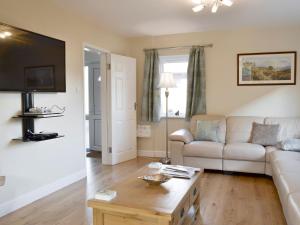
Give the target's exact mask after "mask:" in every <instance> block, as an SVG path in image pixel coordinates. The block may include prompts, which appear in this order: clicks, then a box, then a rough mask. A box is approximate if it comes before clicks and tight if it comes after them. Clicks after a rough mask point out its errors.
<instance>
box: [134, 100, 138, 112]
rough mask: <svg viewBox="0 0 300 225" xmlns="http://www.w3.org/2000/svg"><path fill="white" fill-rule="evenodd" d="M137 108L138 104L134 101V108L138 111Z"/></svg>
mask: <svg viewBox="0 0 300 225" xmlns="http://www.w3.org/2000/svg"><path fill="white" fill-rule="evenodd" d="M136 108H137V104H136V102H135V103H134V110H135V111H136Z"/></svg>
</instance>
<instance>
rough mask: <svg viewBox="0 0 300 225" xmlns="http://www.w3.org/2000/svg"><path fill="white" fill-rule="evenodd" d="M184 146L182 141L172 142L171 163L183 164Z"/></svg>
mask: <svg viewBox="0 0 300 225" xmlns="http://www.w3.org/2000/svg"><path fill="white" fill-rule="evenodd" d="M183 146H184V142H182V141H171V142H170V153H171V163H172V164H173V165H183Z"/></svg>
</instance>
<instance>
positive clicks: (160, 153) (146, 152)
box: [138, 150, 166, 158]
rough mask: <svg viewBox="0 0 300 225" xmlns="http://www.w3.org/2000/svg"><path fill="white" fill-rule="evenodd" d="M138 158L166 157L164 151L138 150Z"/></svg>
mask: <svg viewBox="0 0 300 225" xmlns="http://www.w3.org/2000/svg"><path fill="white" fill-rule="evenodd" d="M138 156H142V157H153V158H162V157H165V156H166V152H165V151H153V150H138Z"/></svg>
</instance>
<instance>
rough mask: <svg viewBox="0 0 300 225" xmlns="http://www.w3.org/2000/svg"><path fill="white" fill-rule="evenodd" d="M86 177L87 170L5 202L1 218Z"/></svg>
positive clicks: (0, 213) (1, 208) (0, 209)
mask: <svg viewBox="0 0 300 225" xmlns="http://www.w3.org/2000/svg"><path fill="white" fill-rule="evenodd" d="M85 177H86V170H81V171H79V172H77V173H74V174H72V175H70V176H67V177H64V178H61V179H59V180H57V181H55V182H53V183H51V184H48V185H46V186H43V187H41V188H38V189H36V190H34V191H32V192H29V193H26V194H24V195H21V196H19V197H17V198H15V199H13V200H10V201H8V202H4V203H2V204H0V218H1V217H3V216H5V215H7V214H9V213H11V212H13V211H16V210H17V209H19V208H22V207H24V206H26V205H28V204H30V203H32V202H34V201H36V200H39V199H41V198H43V197H46V196H47V195H50V194H51V193H53V192H55V191H58V190H60V189H62V188H64V187H66V186H68V185H70V184H72V183H75V182H76V181H79V180H81V179H83V178H85Z"/></svg>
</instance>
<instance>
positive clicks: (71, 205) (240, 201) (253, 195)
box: [0, 158, 286, 225]
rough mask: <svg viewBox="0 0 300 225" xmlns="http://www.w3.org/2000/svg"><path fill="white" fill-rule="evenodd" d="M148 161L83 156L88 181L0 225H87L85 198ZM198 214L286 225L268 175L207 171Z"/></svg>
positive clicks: (213, 222)
mask: <svg viewBox="0 0 300 225" xmlns="http://www.w3.org/2000/svg"><path fill="white" fill-rule="evenodd" d="M150 161H151V159H147V158H139V159H136V160H131V161H129V162H126V163H122V164H120V165H117V166H114V167H111V166H103V165H101V162H100V159H97V158H87V170H88V177H87V179H85V180H82V181H79V182H77V183H75V184H73V185H70V186H69V187H66V188H64V189H62V190H60V191H58V192H56V193H54V194H52V195H50V196H48V197H46V198H43V199H41V200H39V201H36V202H34V203H33V204H31V205H28V206H26V207H24V208H22V209H20V210H18V211H16V212H14V213H12V214H9V215H7V216H5V217H3V218H0V225H90V224H91V223H92V222H91V221H92V217H91V216H92V214H91V210H90V209H88V208H87V207H86V200H87V199H89V198H92V197H93V195H94V193H95V192H96V191H97V190H99V189H103V188H105V187H108V186H110V185H111V184H113V183H116V182H117V181H119V180H121V179H125V178H126V175H128V174H130V173H131V172H133V171H135V170H137V169H138V168H140V167H142V166H143V165H145V164H146V163H148V162H150ZM201 215H202V225H286V222H285V219H284V217H283V213H282V209H281V206H280V202H279V199H278V196H277V193H276V189H275V187H274V185H273V182H272V180H271V179H270V178H266V177H256V176H241V175H223V174H218V173H205V174H204V176H203V179H202V183H201ZM120 225H121V224H120Z"/></svg>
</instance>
